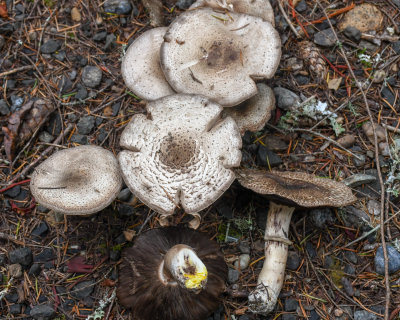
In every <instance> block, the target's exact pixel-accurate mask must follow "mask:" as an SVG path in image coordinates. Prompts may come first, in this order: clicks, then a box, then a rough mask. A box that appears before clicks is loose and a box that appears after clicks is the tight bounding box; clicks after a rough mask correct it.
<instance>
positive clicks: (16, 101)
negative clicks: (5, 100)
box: [10, 94, 24, 112]
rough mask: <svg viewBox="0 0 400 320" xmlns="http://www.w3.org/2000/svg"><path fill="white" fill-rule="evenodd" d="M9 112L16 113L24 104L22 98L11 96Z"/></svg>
mask: <svg viewBox="0 0 400 320" xmlns="http://www.w3.org/2000/svg"><path fill="white" fill-rule="evenodd" d="M10 99H11V112H15V111H17V110H18V109H19V108H20V107H21V106H22V104H23V103H24V98H23V97H20V96H16V95H13V94H12V95H11V97H10Z"/></svg>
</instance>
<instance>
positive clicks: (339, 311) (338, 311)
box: [333, 309, 344, 317]
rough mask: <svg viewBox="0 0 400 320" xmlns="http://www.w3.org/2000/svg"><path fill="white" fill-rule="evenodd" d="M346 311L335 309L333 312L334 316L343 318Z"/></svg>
mask: <svg viewBox="0 0 400 320" xmlns="http://www.w3.org/2000/svg"><path fill="white" fill-rule="evenodd" d="M343 313H344V311H343V310H342V309H335V310H334V311H333V314H334V315H335V317H341V316H342V315H343Z"/></svg>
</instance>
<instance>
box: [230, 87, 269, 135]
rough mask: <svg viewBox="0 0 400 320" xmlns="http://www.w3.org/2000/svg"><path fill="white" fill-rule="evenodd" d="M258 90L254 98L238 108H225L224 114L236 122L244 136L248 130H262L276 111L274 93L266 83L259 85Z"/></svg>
mask: <svg viewBox="0 0 400 320" xmlns="http://www.w3.org/2000/svg"><path fill="white" fill-rule="evenodd" d="M257 88H258V93H257V94H256V95H255V96H254V97H251V98H250V99H249V100H246V101H244V102H242V103H241V104H239V105H237V106H234V107H231V108H224V114H225V115H227V116H230V117H232V118H233V120H235V121H236V124H237V125H238V127H239V130H240V134H241V135H242V136H243V135H244V133H245V132H246V131H247V130H249V131H253V132H255V131H258V130H261V129H262V128H263V127H264V126H265V124H266V123H267V122H268V120H269V119H271V113H272V111H273V110H275V94H274V91H273V90H272V89H271V88H270V87H268V86H267V85H266V84H264V83H258V84H257Z"/></svg>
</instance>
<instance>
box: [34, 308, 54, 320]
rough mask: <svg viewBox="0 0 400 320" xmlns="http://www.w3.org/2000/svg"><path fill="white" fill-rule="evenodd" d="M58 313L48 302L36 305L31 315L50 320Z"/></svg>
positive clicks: (41, 319)
mask: <svg viewBox="0 0 400 320" xmlns="http://www.w3.org/2000/svg"><path fill="white" fill-rule="evenodd" d="M55 315H56V312H55V311H54V309H53V307H51V306H50V305H47V304H42V305H38V306H34V307H32V309H31V312H30V316H31V317H32V318H34V319H37V320H50V319H53V317H54V316H55Z"/></svg>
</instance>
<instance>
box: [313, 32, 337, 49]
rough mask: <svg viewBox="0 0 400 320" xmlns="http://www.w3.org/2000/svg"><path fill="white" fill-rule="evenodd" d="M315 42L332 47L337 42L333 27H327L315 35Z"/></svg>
mask: <svg viewBox="0 0 400 320" xmlns="http://www.w3.org/2000/svg"><path fill="white" fill-rule="evenodd" d="M314 43H315V44H317V45H319V46H322V47H332V46H334V45H335V44H336V38H335V35H334V33H333V31H332V30H331V29H325V30H322V31H320V32H317V33H316V34H315V35H314Z"/></svg>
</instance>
